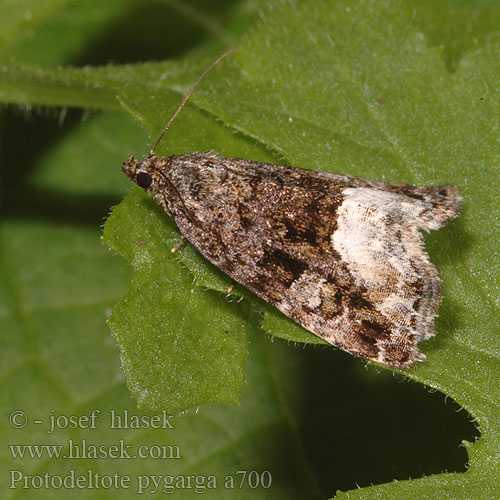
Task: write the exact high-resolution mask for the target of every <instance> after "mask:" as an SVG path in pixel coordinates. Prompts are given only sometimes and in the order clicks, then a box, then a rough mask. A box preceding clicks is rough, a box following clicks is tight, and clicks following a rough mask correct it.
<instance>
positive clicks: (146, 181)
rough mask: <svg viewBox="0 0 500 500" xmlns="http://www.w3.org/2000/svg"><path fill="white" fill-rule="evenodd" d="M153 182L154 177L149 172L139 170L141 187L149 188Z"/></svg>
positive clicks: (138, 180) (139, 184)
mask: <svg viewBox="0 0 500 500" xmlns="http://www.w3.org/2000/svg"><path fill="white" fill-rule="evenodd" d="M151 184H153V178H152V177H151V175H150V174H148V173H147V172H139V173H138V174H137V185H138V186H139V187H141V188H144V189H146V188H148V187H149V186H151Z"/></svg>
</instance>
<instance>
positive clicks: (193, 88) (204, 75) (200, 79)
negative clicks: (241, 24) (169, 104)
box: [149, 49, 234, 156]
mask: <svg viewBox="0 0 500 500" xmlns="http://www.w3.org/2000/svg"><path fill="white" fill-rule="evenodd" d="M231 52H234V49H231V50H228V51H227V52H225V53H224V54H222V55H220V56H219V57H218V58H217V59H216V60H215V61H214V62H213V63H212V64H211V65H210V66H209V67H208V68H207V69H206V70H205V72H204V73H203V74H202V75H201V76H200V78H198V81H197V82H196V83H195V84H194V85H193V86H192V87H191V90H190V91H189V92H188V93H187V94H186V97H184V99H183V101H182V102H181V104H180V106H179V107H178V108H177V111H176V112H175V113H174V114H173V115H172V118H170V120H169V121H168V123H167V124H166V125H165V128H164V129H163V130H162V132H161V134H160V137H158V139H157V140H156V142H155V143H154V146H153V147H152V148H151V151H150V152H149V156H153V154H154V152H155V149H156V146H158V144H159V142H160V141H161V140H162V138H163V136H164V135H165V132H166V131H167V130H168V129H169V128H170V125H172V122H173V121H174V120H175V119H176V118H177V115H178V114H179V113H180V112H181V109H182V108H183V107H184V105H185V104H186V102H188V99H189V98H190V97H191V94H192V93H193V92H194V91H195V90H196V87H198V85H199V84H200V83H201V82H202V81H203V79H204V78H205V77H206V76H207V75H208V74H209V73H210V71H212V70H213V69H214V67H215V66H217V64H219V63H220V62H221V61H222V59H224V57H226V56H228V55H229V54H231Z"/></svg>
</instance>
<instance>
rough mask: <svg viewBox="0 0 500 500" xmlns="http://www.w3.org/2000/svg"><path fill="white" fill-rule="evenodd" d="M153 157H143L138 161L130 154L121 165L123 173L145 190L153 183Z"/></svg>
mask: <svg viewBox="0 0 500 500" xmlns="http://www.w3.org/2000/svg"><path fill="white" fill-rule="evenodd" d="M154 159H155V158H154V157H147V158H144V160H142V161H141V162H140V163H139V162H138V161H137V160H136V159H135V158H134V157H133V156H131V157H130V158H129V159H128V160H127V161H126V162H125V163H124V164H123V165H122V170H123V172H124V173H125V175H126V176H127V177H128V178H129V179H130V180H131V181H132V182H135V183H136V184H137V185H138V186H139V187H141V188H143V189H145V190H146V191H147V190H149V189H150V188H151V186H153V184H154V179H155V171H154V165H155V162H154Z"/></svg>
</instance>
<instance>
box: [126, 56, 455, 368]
mask: <svg viewBox="0 0 500 500" xmlns="http://www.w3.org/2000/svg"><path fill="white" fill-rule="evenodd" d="M230 52H232V51H229V52H227V53H225V54H223V55H222V56H220V57H219V58H218V59H217V60H216V61H215V62H214V63H213V64H212V65H211V66H210V67H209V68H208V69H207V70H206V71H205V73H204V74H203V75H202V76H201V77H200V79H199V80H198V81H197V82H196V84H195V85H194V86H193V88H192V89H191V90H190V91H189V93H188V94H187V96H186V97H185V98H184V100H183V102H182V103H181V105H180V106H179V108H178V109H177V111H176V112H175V113H174V115H173V116H172V118H171V119H170V121H169V122H168V124H167V126H166V127H165V129H164V130H163V131H162V133H161V135H160V137H159V138H158V140H157V141H156V143H155V145H154V146H153V148H152V149H151V151H150V153H149V155H148V156H147V157H146V158H144V159H143V160H142V161H141V162H138V161H137V160H135V159H134V158H133V157H131V158H129V159H128V160H127V161H126V162H125V163H124V165H123V167H122V169H123V171H124V172H125V174H126V175H127V177H128V178H129V179H131V180H132V181H133V182H135V183H136V184H137V185H138V186H140V187H142V188H143V189H145V190H146V191H148V192H150V193H151V194H152V195H153V196H154V198H155V200H156V201H157V202H158V203H159V204H160V205H161V206H162V207H163V208H164V210H165V211H166V212H167V213H168V214H169V215H170V216H171V217H172V218H173V219H174V221H175V223H176V224H177V226H178V227H179V229H180V231H181V233H182V235H183V237H186V238H187V239H188V240H189V241H190V242H191V243H192V244H193V245H194V246H195V247H196V248H197V249H198V250H199V251H200V252H201V254H202V255H203V256H204V257H206V258H207V259H208V260H209V261H210V262H212V263H213V264H215V265H216V266H217V267H218V268H219V269H221V270H222V271H224V272H225V273H226V274H228V275H229V276H230V277H231V278H232V279H233V280H234V281H236V282H238V283H241V284H242V285H244V286H246V287H247V288H249V289H250V290H252V291H253V292H254V293H256V294H257V295H258V296H260V297H262V298H263V299H264V300H266V301H267V302H269V303H271V304H273V305H274V306H276V307H277V308H278V309H279V310H280V311H281V312H282V313H284V314H285V315H286V316H288V317H290V318H291V319H293V320H294V321H296V322H297V323H299V324H300V325H302V326H303V327H304V328H306V329H307V330H309V331H311V332H312V333H314V334H316V335H318V336H320V337H321V338H323V339H324V340H326V341H327V342H329V343H330V344H333V345H335V346H337V347H340V348H341V349H343V350H345V351H347V352H350V353H351V354H354V355H356V356H359V357H362V358H365V359H369V360H372V361H375V362H378V363H382V364H384V365H387V366H391V367H394V368H401V369H407V368H409V367H410V366H411V365H412V364H413V363H414V362H415V361H422V360H424V359H425V356H424V355H423V354H422V353H420V352H419V350H418V347H417V343H418V342H420V341H421V340H425V339H428V338H429V337H431V336H433V335H435V332H434V318H435V316H436V315H437V311H438V307H439V303H440V301H441V286H440V280H439V277H438V270H437V268H436V266H434V265H433V264H432V263H431V262H430V261H429V257H428V255H427V253H426V252H425V250H424V248H423V239H422V235H421V234H420V232H419V231H420V230H422V229H423V230H426V231H429V230H431V229H438V228H440V227H441V226H443V225H444V224H445V223H446V221H447V220H448V219H450V218H453V217H456V216H457V215H458V214H459V211H460V205H461V201H462V199H461V197H460V195H459V194H458V190H457V188H456V187H454V186H437V187H414V186H407V185H403V184H387V183H385V182H376V181H371V180H365V179H359V178H356V177H351V176H347V175H337V174H330V173H326V172H317V171H312V170H305V169H301V168H293V167H285V166H280V165H273V164H269V163H260V162H254V161H249V160H243V159H237V158H225V157H221V156H217V155H215V154H214V153H212V152H207V153H187V154H183V155H178V156H169V157H160V156H155V154H154V150H155V148H156V146H157V145H158V143H159V141H160V140H161V139H162V137H163V135H164V133H165V132H166V130H167V129H168V128H169V127H170V125H171V123H172V122H173V120H174V119H175V118H176V116H177V115H178V113H179V112H180V110H181V109H182V107H183V106H184V104H185V103H186V101H187V100H188V99H189V97H190V96H191V94H192V92H193V91H194V89H195V88H196V87H197V86H198V85H199V83H200V82H201V80H202V79H203V78H204V77H205V76H206V75H207V73H208V72H209V71H210V70H211V69H212V68H213V67H214V66H215V65H216V64H218V62H219V61H220V60H221V59H222V58H224V57H225V56H226V55H228V54H229V53H230Z"/></svg>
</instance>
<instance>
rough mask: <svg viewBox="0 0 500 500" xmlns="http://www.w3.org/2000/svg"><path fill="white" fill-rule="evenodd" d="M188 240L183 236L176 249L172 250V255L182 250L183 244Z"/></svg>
mask: <svg viewBox="0 0 500 500" xmlns="http://www.w3.org/2000/svg"><path fill="white" fill-rule="evenodd" d="M185 240H186V239H185V238H184V236H183V235H182V234H181V239H180V240H179V243H177V245H175V247H174V248H172V250H170V251H171V252H172V253H175V252H177V250H179V248H181V246H182V244H183V243H184V241H185Z"/></svg>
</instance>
